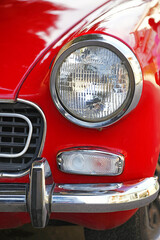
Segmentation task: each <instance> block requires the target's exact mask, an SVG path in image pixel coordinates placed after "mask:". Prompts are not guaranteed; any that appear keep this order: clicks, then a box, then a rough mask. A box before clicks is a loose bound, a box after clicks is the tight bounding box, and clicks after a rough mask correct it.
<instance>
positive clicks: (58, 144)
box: [0, 0, 160, 229]
mask: <svg viewBox="0 0 160 240" xmlns="http://www.w3.org/2000/svg"><path fill="white" fill-rule="evenodd" d="M159 8H160V3H159V2H158V1H157V2H156V3H153V2H152V1H143V0H139V1H122V0H118V1H112V0H109V1H106V0H100V1H85V2H84V1H73V2H72V3H71V2H70V1H38V0H36V1H28V2H27V1H18V0H7V1H1V3H0V19H1V21H0V29H1V30H0V31H1V38H0V53H1V58H0V69H1V70H0V72H1V81H0V101H3V102H7V101H16V100H17V99H23V100H27V101H30V102H33V103H35V104H36V105H38V106H39V107H40V108H41V109H42V111H43V113H44V115H45V118H46V122H47V131H46V138H45V143H44V147H43V151H42V154H41V156H42V157H45V158H46V159H47V161H48V163H49V165H50V168H51V172H52V175H53V181H54V182H55V183H58V184H96V183H97V184H98V183H125V182H134V181H135V180H137V179H145V178H149V177H153V175H154V173H155V169H156V165H157V161H158V156H159V153H160V124H159V122H160V111H159V106H160V76H159V70H160V66H159V65H158V54H157V52H156V50H155V37H156V34H157V32H156V30H157V29H158V27H155V26H156V24H155V25H154V26H153V25H152V26H150V25H149V19H154V21H155V22H158V21H159V20H160V12H159ZM88 34H104V35H109V36H112V37H114V38H116V39H118V40H120V41H121V42H123V43H124V44H125V45H127V46H128V47H129V48H130V49H131V50H132V51H133V53H134V54H135V55H136V57H137V59H138V61H139V63H140V65H141V69H142V75H143V90H142V95H141V98H140V100H139V103H138V105H137V107H136V108H135V109H133V110H132V111H131V112H130V113H128V114H127V115H126V116H124V117H123V118H121V119H120V120H119V121H117V122H116V123H114V124H112V125H111V126H107V127H103V128H102V129H89V128H84V127H81V126H78V125H76V124H74V123H72V122H70V121H68V120H67V119H66V118H64V117H63V116H62V115H61V114H60V113H59V111H58V110H57V108H56V106H55V105H54V103H53V100H52V97H51V94H50V76H51V71H52V66H53V64H54V60H55V56H56V55H57V54H58V52H59V50H60V49H61V48H62V47H63V46H64V45H65V44H66V43H67V42H69V41H71V40H72V39H75V38H77V37H79V36H82V35H88ZM157 36H158V35H157ZM157 39H158V37H157ZM159 41H160V39H159ZM157 44H159V42H158V40H157ZM78 146H81V147H83V146H88V147H95V148H97V147H98V148H103V149H109V150H111V151H112V150H114V151H117V152H119V153H121V154H123V155H124V156H125V167H124V171H123V173H122V174H120V175H118V176H88V175H77V174H69V173H64V172H62V171H60V170H59V169H58V167H57V162H56V156H57V153H58V152H59V151H60V150H62V149H68V148H73V147H78ZM28 182H29V177H28V175H26V176H23V177H21V178H15V177H13V178H9V177H1V178H0V183H28ZM136 210H137V209H132V210H127V211H117V212H107V213H87V212H86V213H62V212H59V213H58V212H56V213H52V214H51V218H54V219H60V220H65V221H69V222H72V223H76V224H81V225H83V226H85V227H89V228H94V229H110V228H113V227H117V226H119V225H121V224H123V223H125V222H126V221H127V220H128V219H129V218H130V217H131V216H132V215H133V214H134V213H135V212H136ZM28 222H30V216H29V214H28V213H14V212H12V213H11V212H8V213H6V212H5V213H0V227H1V228H10V227H18V226H19V225H23V224H25V223H28Z"/></svg>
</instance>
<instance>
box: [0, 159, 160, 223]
mask: <svg viewBox="0 0 160 240" xmlns="http://www.w3.org/2000/svg"><path fill="white" fill-rule="evenodd" d="M37 163H38V162H37V161H36V165H37ZM38 164H40V166H38V165H37V166H33V169H35V170H36V169H38V171H39V170H40V172H39V174H38V175H37V176H36V175H35V176H36V178H35V179H37V180H36V181H35V183H36V185H35V186H36V188H35V187H33V182H32V181H33V178H34V176H33V175H34V174H35V172H34V173H33V172H32V173H31V183H30V190H29V191H27V184H26V185H25V184H20V183H19V184H18V183H17V184H7V183H6V184H5V183H1V184H0V212H26V211H28V212H30V214H31V216H32V217H34V218H36V219H37V220H38V214H39V216H41V217H40V218H43V219H44V221H43V224H44V223H45V224H46V223H47V219H48V217H47V216H49V214H50V212H76V213H87V212H88V213H98V212H99V213H105V212H117V211H125V210H130V209H135V208H139V207H143V206H145V205H147V204H149V203H150V202H152V201H153V200H155V198H156V197H157V195H158V192H159V184H158V180H157V177H150V178H146V179H143V180H137V181H132V182H125V183H102V184H100V183H98V184H55V186H54V184H51V183H50V185H46V180H45V185H44V175H45V174H44V169H45V168H44V165H43V164H44V163H43V161H42V165H43V166H41V163H38ZM33 169H32V171H33ZM37 177H38V178H37ZM38 179H41V180H42V181H40V182H39V180H38ZM52 183H53V179H52ZM38 184H39V186H38ZM53 186H54V188H53ZM52 188H53V189H52ZM33 194H34V196H35V195H36V198H34V196H33ZM26 199H27V200H26ZM35 199H36V203H35ZM33 205H34V208H31V206H33ZM40 209H41V210H40ZM35 210H36V212H35ZM39 210H40V212H39ZM33 223H34V220H33ZM39 223H42V221H40V222H39ZM43 224H42V225H41V224H40V225H41V226H44V225H45V224H44V225H43Z"/></svg>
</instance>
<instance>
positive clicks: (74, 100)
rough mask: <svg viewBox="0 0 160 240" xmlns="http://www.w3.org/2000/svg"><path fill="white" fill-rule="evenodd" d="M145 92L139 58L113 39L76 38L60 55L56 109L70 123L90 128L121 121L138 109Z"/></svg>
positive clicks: (53, 79) (54, 93) (53, 85)
mask: <svg viewBox="0 0 160 240" xmlns="http://www.w3.org/2000/svg"><path fill="white" fill-rule="evenodd" d="M135 71H136V72H135ZM141 90H142V76H141V69H140V66H139V63H138V61H137V59H136V57H135V55H134V54H133V52H132V51H131V50H130V49H129V48H128V47H127V46H126V45H124V44H123V43H122V42H120V41H118V40H117V39H115V38H112V37H109V36H102V35H92V34H91V35H85V36H82V37H78V38H76V39H75V40H74V41H72V42H70V43H68V44H67V45H65V47H64V48H63V49H62V50H61V51H60V53H59V55H58V56H57V59H56V61H55V64H54V66H53V70H52V76H51V93H52V97H53V99H54V102H55V104H56V106H57V107H58V109H59V110H60V112H61V113H62V114H63V115H64V116H65V117H67V118H68V119H69V120H71V121H73V122H75V123H77V124H79V125H82V126H86V127H103V126H107V125H109V124H111V123H113V122H115V121H117V120H118V119H119V118H121V117H122V116H123V115H124V114H125V113H126V112H127V111H128V110H129V108H130V110H131V109H133V108H134V107H135V106H136V105H137V103H138V101H139V98H140V95H141ZM135 95H136V96H135ZM131 103H132V104H131ZM131 105H134V106H132V107H131Z"/></svg>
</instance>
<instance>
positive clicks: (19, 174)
mask: <svg viewBox="0 0 160 240" xmlns="http://www.w3.org/2000/svg"><path fill="white" fill-rule="evenodd" d="M3 102H4V103H5V101H3ZM8 102H10V103H16V102H21V103H26V104H29V105H31V106H33V107H35V108H36V109H37V110H38V111H39V112H40V114H41V116H42V118H43V121H44V130H43V137H42V143H41V147H40V150H39V153H38V157H40V156H41V154H42V151H43V147H44V143H45V138H46V132H47V122H46V118H45V115H44V113H43V111H42V110H41V108H40V107H39V106H38V105H36V104H35V103H33V102H30V101H28V100H24V99H21V98H17V101H10V100H9V99H8V100H6V103H8ZM29 172H30V169H27V170H25V171H20V172H14V173H9V172H0V177H1V178H2V177H3V178H20V177H24V176H26V175H27V174H29Z"/></svg>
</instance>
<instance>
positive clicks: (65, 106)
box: [50, 35, 142, 128]
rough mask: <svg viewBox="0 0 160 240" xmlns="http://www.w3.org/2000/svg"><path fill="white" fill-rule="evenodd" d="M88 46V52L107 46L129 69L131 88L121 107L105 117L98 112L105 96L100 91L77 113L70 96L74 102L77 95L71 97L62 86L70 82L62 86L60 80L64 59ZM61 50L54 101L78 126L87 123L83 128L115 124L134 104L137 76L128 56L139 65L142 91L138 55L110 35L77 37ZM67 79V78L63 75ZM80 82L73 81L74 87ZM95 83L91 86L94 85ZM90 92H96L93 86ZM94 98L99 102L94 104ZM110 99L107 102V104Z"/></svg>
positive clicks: (53, 81) (55, 70) (53, 80)
mask: <svg viewBox="0 0 160 240" xmlns="http://www.w3.org/2000/svg"><path fill="white" fill-rule="evenodd" d="M111 43H112V44H113V45H114V46H113V45H112V44H111ZM87 47H88V51H89V50H91V49H95V51H97V49H104V52H105V51H109V52H110V53H112V55H113V56H117V59H119V60H120V61H121V62H123V66H124V69H126V75H128V79H129V80H128V81H129V82H128V90H127V93H126V97H125V99H124V101H123V102H122V104H121V105H120V106H118V108H117V109H115V110H114V111H112V112H111V113H110V114H108V115H106V116H104V115H103V116H102V114H101V116H100V114H99V113H97V108H98V107H99V109H101V108H102V107H103V106H104V104H103V102H102V101H100V100H99V99H100V98H101V97H98V96H100V95H102V94H101V93H100V94H99V95H97V96H96V97H95V98H94V94H93V96H92V98H94V99H93V100H92V99H91V100H90V99H89V100H90V101H89V103H88V102H87V104H88V105H89V104H90V105H89V109H88V105H87V104H86V106H85V107H84V109H80V111H81V112H80V111H79V112H78V110H75V111H73V109H72V107H71V108H70V107H69V101H68V98H69V99H71V103H72V101H73V99H75V98H74V97H73V98H70V96H71V94H70V92H67V91H66V90H64V91H63V88H66V87H67V85H68V82H65V85H63V86H62V84H61V85H59V81H60V79H59V76H58V75H59V70H60V68H61V67H62V66H63V65H64V64H63V63H64V61H65V60H66V59H67V58H68V57H70V56H72V55H73V54H72V53H76V52H77V51H79V53H80V52H81V51H83V49H87ZM123 49H124V54H125V55H127V57H125V56H124V54H122V53H121V52H122V51H123ZM120 50H121V51H120ZM61 51H62V53H61ZM61 51H60V55H59V56H58V57H57V59H56V61H55V64H54V66H53V70H52V75H51V83H50V87H51V94H52V97H53V100H54V102H55V104H56V106H57V108H58V109H59V111H60V112H61V113H62V114H63V115H64V116H65V117H66V118H67V119H69V120H70V121H72V122H74V123H76V124H78V125H81V126H84V127H91V128H92V127H93V128H98V127H103V126H107V125H110V124H112V123H113V122H115V121H117V120H118V119H120V118H121V117H122V116H123V115H124V114H125V113H126V111H127V110H128V109H129V107H130V105H131V102H132V101H133V98H134V94H135V76H134V73H133V71H132V67H131V64H130V62H129V61H130V60H128V59H131V62H132V59H133V61H134V64H133V65H136V66H134V67H136V68H137V69H138V71H139V73H138V75H139V91H138V92H140V94H141V88H142V77H141V70H140V67H139V63H138V61H137V59H136V58H135V55H134V54H133V53H132V51H131V50H130V49H129V48H128V47H127V46H126V45H124V44H123V43H121V42H120V41H118V40H117V39H115V38H112V37H108V36H102V35H85V36H82V37H79V38H77V39H75V40H74V41H73V42H72V43H69V44H68V46H65V50H64V49H62V50H61ZM91 54H92V52H91ZM100 57H101V56H100ZM103 57H104V56H103ZM115 58H116V57H115ZM99 59H100V58H99ZM119 60H118V61H119ZM87 66H88V65H87ZM106 67H107V65H106ZM121 67H122V65H121ZM100 68H101V67H100ZM138 71H137V72H138ZM68 72H69V70H68ZM77 76H78V75H77ZM64 79H66V78H64ZM78 81H79V82H80V80H79V79H78V80H76V81H75V82H74V88H75V83H78ZM107 81H108V80H107ZM111 81H112V82H113V80H111ZM82 82H84V79H83V80H82ZM90 82H91V81H90ZM126 82H127V81H126ZM62 83H63V82H62ZM96 84H97V83H95V86H96ZM101 85H103V84H102V83H101V84H99V86H100V87H101ZM112 85H113V84H112ZM61 86H62V87H61ZM90 86H93V82H92V83H91V84H90V85H88V88H90V89H91V87H90ZM95 86H94V87H92V88H95ZM60 87H61V93H63V94H61V93H60V92H59V89H60ZM136 87H137V85H136ZM68 89H69V87H68ZM91 91H93V89H91ZM71 92H73V91H71ZM75 92H76V91H75ZM75 92H74V94H75ZM108 93H109V94H110V92H108ZM108 93H106V97H105V101H106V98H107V94H108ZM64 94H65V95H66V94H68V96H67V97H66V96H65V97H66V100H65V98H64V97H63V96H64ZM74 94H73V95H74ZM76 94H77V92H76ZM78 94H79V95H80V96H81V94H82V95H83V94H84V93H78ZM140 94H139V95H140ZM114 95H115V94H114ZM88 96H89V95H88ZM136 97H137V96H136ZM139 98H140V96H138V100H139ZM77 99H79V98H77ZM77 99H76V100H77ZM83 99H84V97H83ZM74 101H75V100H74ZM94 101H95V103H96V104H95V103H94ZM109 101H110V100H108V102H109ZM75 102H76V101H75ZM97 102H98V104H97ZM108 102H107V104H108ZM134 102H135V100H134ZM77 104H78V103H77ZM82 105H85V104H82ZM134 105H135V103H134ZM90 106H91V107H90ZM95 106H96V107H95ZM97 106H98V107H97ZM94 107H95V109H94V111H92V110H93V108H94ZM132 108H134V106H132ZM85 111H86V113H85ZM91 111H92V112H93V114H92V117H90V116H89V113H90V112H91ZM94 112H95V113H96V114H95V115H94ZM105 112H106V111H105ZM98 114H99V117H98Z"/></svg>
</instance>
